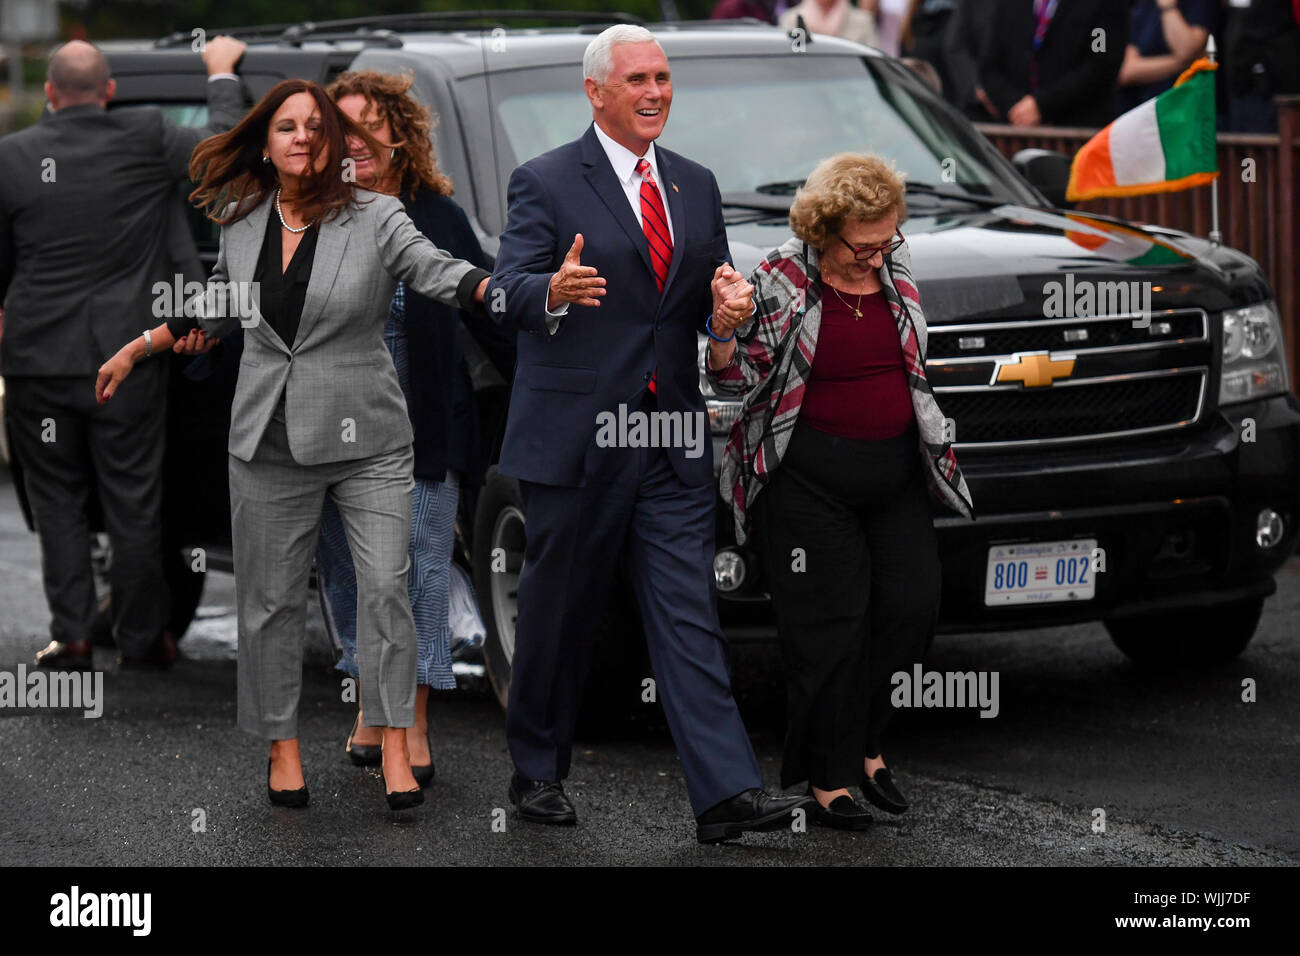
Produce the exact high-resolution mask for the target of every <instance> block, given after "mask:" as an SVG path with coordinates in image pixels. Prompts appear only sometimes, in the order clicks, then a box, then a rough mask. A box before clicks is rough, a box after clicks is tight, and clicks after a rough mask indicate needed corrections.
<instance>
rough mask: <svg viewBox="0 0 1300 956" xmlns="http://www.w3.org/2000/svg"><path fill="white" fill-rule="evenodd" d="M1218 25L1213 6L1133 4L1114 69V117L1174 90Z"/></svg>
mask: <svg viewBox="0 0 1300 956" xmlns="http://www.w3.org/2000/svg"><path fill="white" fill-rule="evenodd" d="M1218 21H1219V0H1137V3H1135V4H1134V5H1133V13H1132V17H1131V18H1130V20H1129V40H1128V46H1127V47H1125V49H1124V63H1123V65H1122V66H1121V67H1120V69H1119V78H1118V80H1117V81H1116V82H1117V83H1118V85H1119V89H1117V90H1116V91H1115V112H1116V113H1117V114H1118V113H1127V112H1128V111H1129V110H1131V109H1133V107H1135V106H1137V105H1139V104H1140V103H1145V102H1146V101H1147V100H1149V99H1151V98H1152V97H1153V96H1156V95H1157V94H1160V93H1163V92H1164V91H1165V90H1167V89H1169V88H1170V87H1171V86H1173V85H1174V80H1176V79H1178V75H1179V74H1180V73H1182V72H1183V70H1185V69H1187V67H1188V66H1190V65H1191V63H1192V61H1193V60H1195V59H1196V58H1197V57H1198V56H1201V55H1203V54H1204V53H1205V41H1206V40H1207V39H1208V38H1209V36H1210V34H1211V33H1213V32H1215V29H1216V28H1217V26H1218Z"/></svg>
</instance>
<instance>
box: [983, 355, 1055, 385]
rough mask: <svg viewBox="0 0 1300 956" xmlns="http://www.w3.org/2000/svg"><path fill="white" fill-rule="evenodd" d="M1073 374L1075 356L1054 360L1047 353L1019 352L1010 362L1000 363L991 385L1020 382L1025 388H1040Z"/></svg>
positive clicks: (995, 370)
mask: <svg viewBox="0 0 1300 956" xmlns="http://www.w3.org/2000/svg"><path fill="white" fill-rule="evenodd" d="M1073 372H1074V356H1073V355H1064V356H1062V357H1061V358H1059V359H1054V358H1052V357H1051V355H1049V354H1048V353H1047V352H1027V353H1026V352H1017V353H1016V354H1015V355H1013V356H1012V358H1011V360H1010V361H1004V362H999V363H998V365H997V367H996V368H995V369H994V371H993V381H992V382H990V383H989V384H990V385H997V384H1000V383H1006V382H1019V383H1020V384H1021V385H1023V386H1024V387H1025V388H1039V387H1041V386H1044V385H1051V384H1052V382H1053V380H1055V379H1058V378H1069V377H1070V375H1071V374H1072V373H1073Z"/></svg>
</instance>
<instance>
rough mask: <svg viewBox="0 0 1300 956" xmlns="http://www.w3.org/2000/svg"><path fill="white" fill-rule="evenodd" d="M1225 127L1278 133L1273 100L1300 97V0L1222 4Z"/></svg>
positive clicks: (1236, 0) (1228, 0)
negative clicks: (1225, 104)
mask: <svg viewBox="0 0 1300 956" xmlns="http://www.w3.org/2000/svg"><path fill="white" fill-rule="evenodd" d="M1222 46H1223V69H1222V70H1221V72H1222V73H1224V74H1225V76H1224V79H1225V84H1224V86H1225V88H1226V93H1227V101H1228V102H1227V122H1226V124H1225V125H1226V128H1227V129H1229V130H1232V131H1234V132H1242V133H1276V132H1277V106H1276V104H1275V103H1274V102H1273V97H1275V96H1284V95H1287V94H1295V93H1300V0H1226V6H1225V8H1224V30H1223V45H1222Z"/></svg>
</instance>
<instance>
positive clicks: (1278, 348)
mask: <svg viewBox="0 0 1300 956" xmlns="http://www.w3.org/2000/svg"><path fill="white" fill-rule="evenodd" d="M1288 388H1290V383H1289V382H1288V381H1287V372H1286V357H1285V356H1284V355H1283V354H1282V322H1281V319H1280V318H1279V317H1278V314H1277V306H1276V305H1274V304H1273V302H1272V301H1268V302H1260V303H1258V304H1256V305H1248V306H1246V307H1245V308H1244V309H1229V310H1228V311H1227V312H1224V313H1223V371H1222V374H1221V375H1220V377H1219V404H1220V405H1230V404H1232V403H1233V402H1244V401H1248V400H1250V399H1252V398H1260V397H1263V396H1265V395H1277V394H1279V393H1281V392H1285V391H1286V390H1287V389H1288Z"/></svg>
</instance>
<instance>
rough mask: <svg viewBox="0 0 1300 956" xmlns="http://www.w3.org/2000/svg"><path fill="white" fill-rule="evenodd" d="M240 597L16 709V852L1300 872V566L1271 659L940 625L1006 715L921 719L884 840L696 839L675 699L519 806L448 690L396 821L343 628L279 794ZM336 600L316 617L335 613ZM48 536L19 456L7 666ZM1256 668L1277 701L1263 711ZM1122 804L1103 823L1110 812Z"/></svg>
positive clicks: (9, 833)
mask: <svg viewBox="0 0 1300 956" xmlns="http://www.w3.org/2000/svg"><path fill="white" fill-rule="evenodd" d="M232 605H233V589H232V586H231V579H230V578H229V576H227V575H220V574H216V573H212V574H210V575H209V583H208V588H207V591H206V592H205V598H204V605H203V607H202V608H201V610H200V615H201V617H200V620H199V621H197V622H196V625H195V627H194V628H192V630H191V634H190V635H189V636H187V637H186V639H185V640H184V641H183V642H182V644H181V650H182V659H181V660H180V661H179V662H178V663H177V665H176V666H175V667H174V668H173V669H172V670H170V671H168V672H162V673H154V672H140V671H125V672H123V671H119V670H118V669H117V668H116V665H115V662H114V658H113V654H112V652H111V651H105V650H100V651H97V657H96V667H97V669H99V670H101V671H103V674H104V678H103V679H104V689H105V706H104V714H103V716H102V717H100V718H98V719H86V718H84V717H82V716H80V715H79V714H74V713H69V712H49V711H21V712H17V711H13V710H5V709H0V835H2V838H0V865H32V864H37V865H71V866H100V865H146V866H150V865H161V864H166V865H182V866H228V865H286V864H287V865H308V866H331V865H342V864H359V865H371V864H381V865H437V864H442V865H460V864H486V865H532V864H606V865H608V864H614V865H641V864H658V865H687V866H697V865H745V866H787V865H795V866H800V865H825V864H833V865H834V864H846V865H941V866H949V865H980V866H986V865H991V866H999V865H1051V864H1057V865H1085V866H1089V865H1097V864H1104V865H1153V866H1169V865H1180V866H1220V865H1228V866H1233V865H1245V866H1255V865H1278V864H1281V865H1291V864H1295V863H1297V862H1300V826H1297V824H1298V823H1300V770H1297V766H1300V763H1298V761H1297V757H1298V756H1300V705H1298V704H1297V693H1296V690H1295V688H1296V687H1297V686H1300V642H1298V641H1297V621H1300V560H1297V559H1295V558H1293V559H1292V560H1291V561H1290V562H1289V563H1288V564H1287V566H1286V567H1285V569H1284V571H1283V573H1282V574H1281V575H1280V576H1279V590H1278V594H1277V595H1275V596H1274V597H1273V598H1272V599H1270V601H1269V602H1268V604H1267V605H1266V608H1265V613H1264V620H1263V623H1262V624H1261V628H1260V631H1259V633H1258V634H1257V636H1256V638H1255V640H1254V641H1253V642H1252V644H1251V645H1250V647H1249V648H1248V649H1247V651H1246V653H1245V654H1244V655H1243V656H1242V657H1241V658H1240V659H1239V660H1238V661H1236V662H1234V663H1233V664H1231V665H1229V666H1227V667H1225V668H1222V669H1221V670H1219V671H1217V672H1214V673H1211V674H1207V675H1199V676H1192V677H1188V676H1159V675H1157V676H1152V675H1149V674H1147V673H1145V672H1142V671H1140V670H1138V669H1136V668H1134V667H1133V666H1132V665H1130V664H1129V663H1128V662H1127V661H1126V660H1125V659H1124V657H1123V656H1122V655H1121V654H1120V652H1119V651H1118V650H1117V649H1115V647H1114V646H1113V645H1112V644H1111V643H1110V641H1109V639H1108V638H1107V637H1106V634H1105V631H1104V630H1103V629H1102V628H1101V627H1100V626H1099V625H1087V626H1080V627H1072V628H1058V629H1052V630H1044V631H1036V632H1023V633H1007V634H982V635H953V636H941V637H940V638H938V639H937V640H936V643H935V646H934V648H933V650H932V652H931V655H930V657H929V659H928V660H927V662H926V666H927V668H929V669H938V670H963V671H964V670H991V671H992V670H995V671H997V672H998V673H999V675H1000V694H1001V698H1000V712H999V714H998V716H997V717H996V718H994V719H981V718H980V717H979V716H978V714H977V713H976V712H975V711H974V710H954V709H933V710H925V709H919V710H904V711H900V713H899V716H898V718H897V719H896V720H895V723H894V727H893V730H892V732H891V735H890V737H889V739H888V741H887V748H886V757H887V759H888V761H889V763H890V765H891V766H892V767H893V768H894V769H895V772H896V775H897V778H898V781H899V785H900V787H901V788H902V789H903V790H904V792H905V793H906V794H907V796H908V797H909V799H910V800H911V803H912V809H911V810H909V812H908V813H906V814H904V815H903V816H901V817H890V816H888V815H886V814H883V813H880V812H876V823H875V825H874V826H873V827H872V829H870V830H869V831H867V832H864V833H859V834H848V833H840V832H832V831H827V830H823V829H820V828H817V827H809V828H808V829H807V830H806V831H805V832H779V833H771V834H750V835H747V836H745V837H744V838H743V839H741V840H740V841H737V842H736V843H733V844H728V845H725V846H715V847H702V846H700V845H698V844H697V842H696V840H695V834H694V825H693V820H692V818H691V815H690V808H689V804H688V802H687V798H686V789H685V785H684V783H683V781H682V778H681V773H680V769H679V765H678V762H677V759H676V757H675V755H674V752H673V749H672V745H671V740H670V738H669V736H668V734H667V731H666V729H665V725H664V722H663V719H662V714H661V713H660V712H659V711H658V708H657V705H648V704H642V703H641V702H640V699H639V690H640V688H639V686H630V687H629V689H628V706H627V714H628V716H627V717H626V718H625V719H623V720H620V721H618V722H615V723H613V724H609V725H606V726H605V727H604V728H603V729H602V730H601V731H600V732H598V733H595V734H589V735H588V736H587V737H586V738H585V739H583V740H582V741H580V743H579V746H578V748H577V750H576V751H575V759H574V766H573V770H572V774H571V776H570V778H569V780H568V782H567V790H568V792H569V794H570V795H571V797H572V798H573V800H574V802H575V804H576V805H577V809H578V814H579V824H578V826H577V827H574V828H564V829H553V828H546V827H537V826H532V825H528V824H524V823H522V822H519V821H518V820H517V818H515V816H514V815H513V812H512V811H511V809H510V806H509V802H508V800H507V797H506V785H507V782H508V779H509V775H510V769H511V768H510V760H509V756H508V753H507V751H506V746H505V738H504V719H503V715H502V713H501V711H500V708H499V707H498V705H497V703H496V701H495V698H493V697H492V696H491V695H490V694H489V693H487V692H486V691H485V690H483V689H481V688H475V687H472V686H469V687H467V688H466V689H462V690H458V691H455V692H450V693H441V694H435V695H434V697H433V700H432V703H431V709H430V720H431V726H432V729H433V740H434V756H435V761H436V764H437V779H436V780H435V782H434V784H433V785H432V787H431V788H430V789H429V790H428V791H427V797H428V800H427V802H426V803H425V805H424V806H423V807H421V808H419V809H417V810H414V811H409V812H406V813H402V814H393V813H391V812H389V811H388V809H387V807H386V805H385V803H384V797H383V785H382V782H381V780H380V777H379V774H378V771H377V769H372V768H358V767H354V766H353V765H352V764H350V763H349V762H348V761H347V759H346V757H345V755H344V753H343V744H344V740H345V738H346V736H347V733H348V729H349V727H350V725H351V718H352V713H351V711H350V707H349V705H346V704H344V703H343V702H342V701H341V699H340V697H341V695H340V685H339V680H338V675H337V674H336V673H335V672H334V671H333V669H332V666H331V657H330V652H329V649H328V645H327V642H326V640H325V638H324V635H323V631H322V630H321V628H320V626H319V623H315V624H314V626H313V627H312V629H311V632H310V634H309V639H308V647H307V648H306V654H305V658H306V664H305V666H304V686H303V695H302V706H301V711H300V723H301V741H302V748H303V757H304V766H305V769H306V776H307V782H308V786H309V787H310V789H311V805H310V807H309V808H308V809H306V810H301V811H293V810H285V809H277V808H273V807H271V806H270V805H269V803H268V802H267V799H266V791H265V767H266V759H265V753H266V751H265V747H264V745H263V743H262V742H260V741H257V740H254V739H253V738H250V737H248V736H246V735H244V734H243V733H241V732H240V731H238V730H237V729H236V727H235V665H234V661H233V642H234V617H233V613H232V612H231V607H232ZM314 614H315V611H314V608H313V615H314ZM48 621H49V615H48V611H47V610H46V608H45V604H44V600H43V598H42V595H41V591H40V575H39V549H38V548H37V546H36V541H35V539H34V537H32V536H31V535H30V534H29V533H28V532H27V530H26V528H25V527H24V526H23V524H22V519H21V516H20V515H19V513H18V509H17V505H16V502H15V499H14V495H13V489H12V487H11V485H10V484H9V482H8V476H7V474H5V473H4V472H3V471H0V671H10V672H13V671H15V670H16V668H17V665H18V664H19V663H20V662H30V660H31V656H32V654H34V652H35V651H36V650H37V649H39V648H40V647H41V646H43V645H44V644H45V643H46V641H47V640H48V636H47V628H48ZM733 665H734V685H735V691H736V694H737V698H738V699H739V700H740V702H741V706H742V712H743V713H744V715H745V719H746V723H747V726H748V727H749V729H750V733H751V737H752V740H753V742H754V746H755V750H756V752H757V754H758V756H759V760H760V764H761V766H762V768H763V772H764V776H765V778H766V779H767V781H768V782H769V785H772V786H774V785H775V782H776V778H777V776H778V768H779V753H780V743H781V733H782V722H783V715H782V703H781V697H782V691H781V675H780V669H779V667H778V665H777V660H776V656H775V653H774V651H773V649H771V648H765V647H748V646H738V647H736V648H735V649H734V650H733ZM1247 677H1249V678H1253V679H1254V680H1255V682H1256V684H1257V687H1258V700H1257V702H1255V703H1244V702H1243V701H1242V700H1241V686H1242V681H1243V679H1244V678H1247ZM1099 810H1100V811H1103V812H1104V821H1105V826H1104V830H1101V831H1099V830H1098V827H1097V821H1098V820H1099V819H1101V815H1100V814H1099V813H1098V811H1099Z"/></svg>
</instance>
